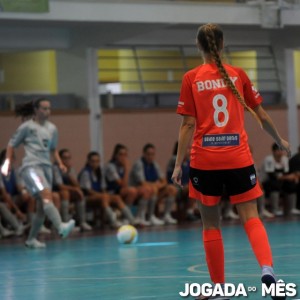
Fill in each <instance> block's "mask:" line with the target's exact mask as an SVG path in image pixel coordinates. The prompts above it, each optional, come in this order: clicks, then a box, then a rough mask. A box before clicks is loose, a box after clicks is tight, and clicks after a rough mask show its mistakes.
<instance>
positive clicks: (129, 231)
mask: <svg viewBox="0 0 300 300" xmlns="http://www.w3.org/2000/svg"><path fill="white" fill-rule="evenodd" d="M117 239H118V241H119V243H120V244H134V243H136V242H137V239H138V232H137V230H136V228H135V227H134V226H132V225H123V226H121V227H120V228H119V229H118V233H117Z"/></svg>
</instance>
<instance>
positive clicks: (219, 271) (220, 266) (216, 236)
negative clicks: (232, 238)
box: [203, 229, 225, 283]
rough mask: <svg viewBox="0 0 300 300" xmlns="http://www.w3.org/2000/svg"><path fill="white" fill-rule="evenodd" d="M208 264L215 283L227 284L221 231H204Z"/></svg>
mask: <svg viewBox="0 0 300 300" xmlns="http://www.w3.org/2000/svg"><path fill="white" fill-rule="evenodd" d="M203 245H204V249H205V254H206V263H207V267H208V270H209V274H210V278H211V280H212V282H213V283H225V270H224V246H223V240H222V235H221V230H220V229H206V230H203Z"/></svg>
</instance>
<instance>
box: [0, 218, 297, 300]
mask: <svg viewBox="0 0 300 300" xmlns="http://www.w3.org/2000/svg"><path fill="white" fill-rule="evenodd" d="M266 228H267V231H268V233H269V239H270V242H271V245H272V249H273V256H274V264H275V270H276V272H277V273H278V277H279V278H282V279H283V280H284V281H285V282H286V283H287V282H289V283H295V284H297V285H298V287H297V290H298V295H297V296H295V297H293V298H291V299H298V298H300V220H294V221H286V222H279V221H278V222H277V221H272V222H267V223H266ZM222 232H223V238H224V241H225V256H226V274H227V282H230V283H234V284H237V283H243V284H244V285H245V286H246V287H249V286H250V287H252V286H255V287H257V289H258V291H257V292H251V293H249V296H248V297H240V298H239V299H253V300H258V299H271V298H262V296H261V292H260V288H261V284H260V268H259V266H258V265H257V263H256V260H255V258H254V255H253V254H252V251H251V249H250V246H249V244H248V240H247V238H246V235H245V233H244V230H243V228H242V226H240V225H239V223H235V224H227V225H225V226H223V231H222ZM79 236H80V235H77V236H75V237H71V238H70V239H67V240H58V239H51V240H48V241H47V248H46V249H43V250H29V249H26V248H25V247H24V246H23V244H22V243H21V242H19V243H14V244H11V243H7V242H5V243H2V241H0V260H1V267H0V278H1V280H0V300H98V299H100V300H102V299H103V300H104V299H105V300H113V299H123V300H139V299H140V300H144V299H150V300H152V299H161V300H171V299H193V297H187V298H182V297H181V296H180V295H179V292H180V291H183V290H184V285H185V283H209V282H210V280H209V276H208V272H207V268H206V264H205V257H204V251H203V246H202V242H201V225H200V223H199V224H198V225H193V226H189V227H181V226H178V227H177V226H170V227H165V228H161V229H156V230H154V229H141V230H139V240H138V242H137V243H136V244H135V245H129V246H122V245H119V244H118V241H117V239H116V234H115V232H113V231H111V232H110V233H108V234H105V235H103V234H102V235H97V236H86V235H85V236H83V237H80V238H77V237H79ZM232 299H233V298H232Z"/></svg>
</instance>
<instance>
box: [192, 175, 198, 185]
mask: <svg viewBox="0 0 300 300" xmlns="http://www.w3.org/2000/svg"><path fill="white" fill-rule="evenodd" d="M198 182H199V179H198V177H193V184H194V185H198Z"/></svg>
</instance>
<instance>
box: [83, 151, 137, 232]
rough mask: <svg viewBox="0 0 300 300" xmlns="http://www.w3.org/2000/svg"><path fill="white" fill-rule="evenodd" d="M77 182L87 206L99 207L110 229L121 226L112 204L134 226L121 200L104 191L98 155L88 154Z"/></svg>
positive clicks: (132, 218) (104, 185)
mask: <svg viewBox="0 0 300 300" xmlns="http://www.w3.org/2000/svg"><path fill="white" fill-rule="evenodd" d="M78 180H79V184H80V186H81V188H82V190H83V192H84V194H85V197H86V201H87V204H88V205H91V204H93V205H94V206H95V205H96V206H98V207H101V208H102V209H103V210H104V213H105V216H106V217H107V218H108V221H109V223H110V225H111V227H113V228H117V227H119V226H121V225H122V224H121V223H120V222H119V221H118V220H117V218H116V214H115V213H114V211H113V210H112V208H111V205H112V204H113V205H115V206H116V207H117V208H118V209H119V210H120V211H121V212H122V214H123V215H124V217H125V218H126V219H127V220H128V221H129V223H130V224H134V217H133V215H132V213H131V211H130V209H129V208H128V207H127V206H126V205H125V203H124V201H123V200H122V198H121V197H120V196H119V195H112V194H109V193H108V192H107V191H106V183H105V178H104V176H103V172H102V169H101V167H100V154H99V153H98V152H95V151H92V152H90V153H88V155H87V162H86V165H85V167H84V168H83V169H82V170H81V172H80V173H79V176H78Z"/></svg>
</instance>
